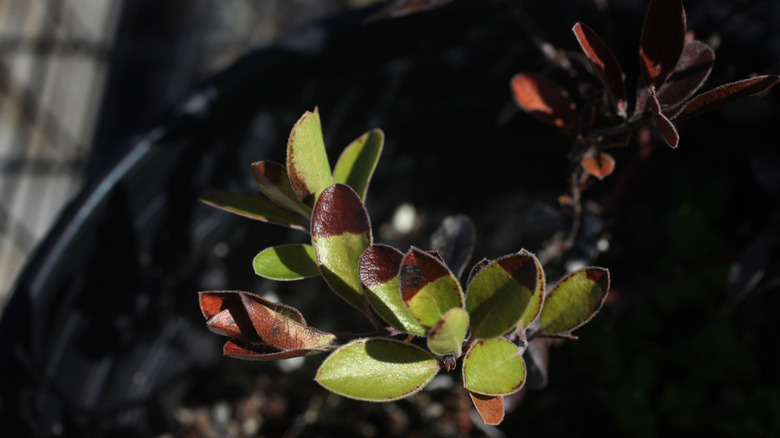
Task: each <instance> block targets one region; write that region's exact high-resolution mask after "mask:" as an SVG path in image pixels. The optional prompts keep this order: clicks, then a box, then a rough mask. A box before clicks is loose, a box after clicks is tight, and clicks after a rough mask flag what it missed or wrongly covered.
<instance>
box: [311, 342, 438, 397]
mask: <svg viewBox="0 0 780 438" xmlns="http://www.w3.org/2000/svg"><path fill="white" fill-rule="evenodd" d="M438 371H439V366H438V364H437V362H436V359H435V358H434V357H433V356H431V355H430V354H429V353H428V352H426V351H425V350H423V349H421V348H419V347H416V346H414V345H411V344H407V343H405V342H400V341H396V340H393V339H387V338H368V339H358V340H356V341H352V342H350V343H349V344H346V345H344V346H343V347H341V348H339V349H338V350H336V351H334V352H333V353H331V355H330V356H328V357H327V358H326V359H325V360H324V361H323V362H322V365H320V369H319V370H318V371H317V375H316V377H315V378H314V380H316V381H317V383H319V384H320V385H322V386H323V387H325V388H326V389H328V390H329V391H333V392H335V393H336V394H339V395H343V396H344V397H349V398H354V399H358V400H366V401H377V402H383V401H391V400H398V399H400V398H404V397H406V396H409V395H411V394H414V393H415V392H417V391H419V390H421V389H422V388H424V387H425V385H427V384H428V382H430V381H431V379H433V377H434V376H435V375H436V373H437V372H438Z"/></svg>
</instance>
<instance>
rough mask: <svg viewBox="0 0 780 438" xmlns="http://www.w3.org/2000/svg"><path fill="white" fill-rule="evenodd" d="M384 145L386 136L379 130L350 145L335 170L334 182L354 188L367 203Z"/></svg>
mask: <svg viewBox="0 0 780 438" xmlns="http://www.w3.org/2000/svg"><path fill="white" fill-rule="evenodd" d="M384 144H385V134H384V133H383V132H382V131H381V130H379V129H374V130H372V131H369V132H367V133H365V134H363V135H362V136H360V138H358V139H357V140H355V141H353V142H352V143H350V144H349V146H347V147H346V149H344V152H342V153H341V156H340V157H339V159H338V161H337V162H336V166H334V168H333V180H334V182H337V183H343V184H346V185H348V186H350V187H352V189H353V190H355V193H357V194H358V195H359V196H360V199H361V200H363V202H365V201H366V193H367V192H368V184H369V183H370V182H371V176H372V175H373V174H374V169H376V164H377V162H378V161H379V156H380V155H381V154H382V147H383V146H384Z"/></svg>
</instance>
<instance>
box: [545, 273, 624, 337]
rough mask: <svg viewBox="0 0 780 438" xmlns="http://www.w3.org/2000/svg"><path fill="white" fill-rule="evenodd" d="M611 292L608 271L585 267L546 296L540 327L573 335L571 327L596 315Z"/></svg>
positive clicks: (549, 332) (569, 276) (563, 334)
mask: <svg viewBox="0 0 780 438" xmlns="http://www.w3.org/2000/svg"><path fill="white" fill-rule="evenodd" d="M608 292H609V271H608V270H606V269H604V268H583V269H580V270H578V271H575V272H572V273H571V274H569V275H567V276H566V277H564V278H563V279H562V280H561V281H560V282H558V284H556V285H555V287H553V289H552V290H551V291H550V293H549V294H548V295H547V297H546V298H545V303H544V308H542V314H541V315H540V317H539V331H540V332H542V333H545V334H547V335H554V336H562V337H570V338H574V336H571V332H572V330H574V329H576V328H578V327H580V326H582V325H583V324H585V323H586V322H588V321H589V320H590V319H591V318H593V315H595V314H596V313H597V312H598V311H599V309H600V308H601V305H602V304H603V303H604V299H606V297H607V293H608Z"/></svg>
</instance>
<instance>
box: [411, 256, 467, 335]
mask: <svg viewBox="0 0 780 438" xmlns="http://www.w3.org/2000/svg"><path fill="white" fill-rule="evenodd" d="M399 279H400V281H399V283H400V287H401V298H402V299H403V301H404V304H405V305H406V308H407V309H408V310H409V313H410V314H411V315H412V316H413V317H414V318H415V319H416V320H417V322H419V323H420V324H421V325H422V326H423V327H426V328H430V327H432V326H433V325H434V324H435V323H436V321H438V320H439V319H441V317H442V316H444V314H445V313H447V311H448V310H450V309H452V308H453V307H463V291H462V290H461V288H460V283H458V280H457V279H456V278H455V276H454V275H452V272H450V270H449V269H447V267H446V266H445V265H444V263H442V262H441V260H440V259H439V258H437V257H436V256H435V255H432V254H430V253H427V252H425V251H421V250H419V249H417V248H412V249H410V250H409V251H408V252H407V253H406V255H404V258H403V260H402V261H401V269H400V272H399Z"/></svg>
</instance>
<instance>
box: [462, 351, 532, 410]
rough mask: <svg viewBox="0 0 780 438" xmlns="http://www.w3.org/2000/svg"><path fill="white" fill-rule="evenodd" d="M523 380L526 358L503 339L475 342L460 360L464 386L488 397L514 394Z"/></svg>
mask: <svg viewBox="0 0 780 438" xmlns="http://www.w3.org/2000/svg"><path fill="white" fill-rule="evenodd" d="M523 383H525V361H524V360H523V356H522V355H521V354H520V351H519V350H518V349H517V346H516V345H515V344H513V343H511V342H509V341H508V340H506V339H504V338H496V339H491V340H488V341H477V342H475V343H474V344H473V345H472V346H471V348H469V351H468V352H467V353H466V357H465V358H464V359H463V385H464V386H465V387H466V389H468V390H469V391H471V392H475V393H477V394H482V395H487V396H498V395H508V394H512V393H515V392H517V391H519V390H520V388H522V387H523Z"/></svg>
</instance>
